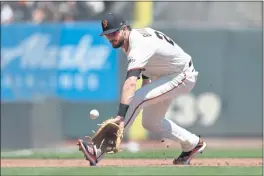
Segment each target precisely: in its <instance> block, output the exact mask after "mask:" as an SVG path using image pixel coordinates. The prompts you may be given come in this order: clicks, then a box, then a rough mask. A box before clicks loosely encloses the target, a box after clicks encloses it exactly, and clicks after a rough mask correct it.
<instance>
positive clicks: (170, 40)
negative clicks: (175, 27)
mask: <svg viewBox="0 0 264 176" xmlns="http://www.w3.org/2000/svg"><path fill="white" fill-rule="evenodd" d="M155 34H156V36H157V37H158V38H159V39H161V40H163V39H165V40H166V41H167V42H168V43H170V44H171V45H173V46H174V42H173V40H172V39H170V38H169V37H167V36H166V35H165V34H162V33H161V32H158V31H155Z"/></svg>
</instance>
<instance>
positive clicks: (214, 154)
mask: <svg viewBox="0 0 264 176" xmlns="http://www.w3.org/2000/svg"><path fill="white" fill-rule="evenodd" d="M179 153H180V150H150V151H140V152H138V153H131V152H128V151H122V152H120V153H117V154H108V155H106V158H129V159H132V158H173V157H175V156H177V155H178V154H179ZM198 157H200V158H261V157H262V151H261V149H229V150H227V149H207V150H205V151H204V153H203V154H202V155H199V156H198ZM1 158H2V159H4V158H40V159H78V158H83V154H82V153H81V152H80V151H77V149H76V152H72V153H55V152H49V153H46V152H45V153H43V152H33V154H31V155H27V156H15V155H13V156H5V155H4V154H3V153H1Z"/></svg>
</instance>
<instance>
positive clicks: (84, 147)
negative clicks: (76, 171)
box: [77, 139, 97, 166]
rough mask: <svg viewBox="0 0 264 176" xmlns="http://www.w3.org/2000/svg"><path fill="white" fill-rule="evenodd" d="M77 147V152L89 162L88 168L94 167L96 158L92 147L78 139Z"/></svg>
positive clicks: (94, 149)
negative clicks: (81, 153)
mask: <svg viewBox="0 0 264 176" xmlns="http://www.w3.org/2000/svg"><path fill="white" fill-rule="evenodd" d="M77 145H78V146H79V150H80V151H82V152H83V154H84V157H85V159H86V160H88V161H89V162H90V166H96V163H97V158H96V148H95V147H94V145H93V144H88V143H87V142H85V141H83V140H82V139H78V141H77Z"/></svg>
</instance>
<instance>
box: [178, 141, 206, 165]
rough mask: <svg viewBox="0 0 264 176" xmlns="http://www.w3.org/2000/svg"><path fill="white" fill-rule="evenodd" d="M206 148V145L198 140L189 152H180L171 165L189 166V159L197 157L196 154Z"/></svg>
mask: <svg viewBox="0 0 264 176" xmlns="http://www.w3.org/2000/svg"><path fill="white" fill-rule="evenodd" d="M205 148H206V143H205V142H204V141H203V140H202V139H200V140H199V143H198V144H197V145H196V146H195V148H194V149H193V150H191V151H189V152H182V153H181V154H180V156H179V157H178V158H175V159H174V160H173V164H175V165H180V164H183V165H185V164H186V165H188V164H190V161H191V159H192V158H193V157H194V156H195V155H197V154H198V153H202V152H203V151H204V149H205Z"/></svg>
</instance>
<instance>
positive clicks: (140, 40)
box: [129, 27, 153, 45]
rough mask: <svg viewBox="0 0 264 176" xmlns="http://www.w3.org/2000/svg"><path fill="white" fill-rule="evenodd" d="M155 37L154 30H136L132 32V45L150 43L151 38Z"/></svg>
mask: <svg viewBox="0 0 264 176" xmlns="http://www.w3.org/2000/svg"><path fill="white" fill-rule="evenodd" d="M152 35H153V29H152V28H149V27H146V28H134V29H132V30H131V32H130V37H129V40H130V44H131V45H139V44H144V43H146V44H147V43H148V42H149V37H151V36H152Z"/></svg>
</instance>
